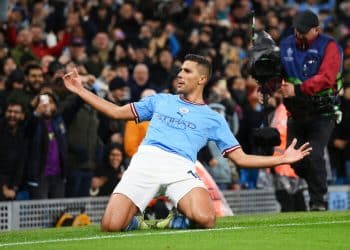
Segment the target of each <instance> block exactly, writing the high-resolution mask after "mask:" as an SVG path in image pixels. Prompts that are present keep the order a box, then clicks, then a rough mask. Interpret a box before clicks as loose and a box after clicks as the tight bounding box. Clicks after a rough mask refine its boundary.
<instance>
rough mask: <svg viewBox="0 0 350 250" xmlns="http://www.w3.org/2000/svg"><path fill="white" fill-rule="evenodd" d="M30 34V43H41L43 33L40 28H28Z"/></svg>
mask: <svg viewBox="0 0 350 250" xmlns="http://www.w3.org/2000/svg"><path fill="white" fill-rule="evenodd" d="M30 32H31V33H32V42H33V43H41V42H42V40H43V39H44V32H43V29H42V28H41V27H38V26H32V27H31V28H30Z"/></svg>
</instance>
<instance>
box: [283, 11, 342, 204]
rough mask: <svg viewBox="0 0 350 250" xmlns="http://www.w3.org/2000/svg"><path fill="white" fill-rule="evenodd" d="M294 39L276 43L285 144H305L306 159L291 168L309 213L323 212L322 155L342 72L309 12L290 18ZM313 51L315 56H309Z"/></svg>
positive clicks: (336, 51) (336, 52)
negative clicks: (301, 181) (305, 186)
mask: <svg viewBox="0 0 350 250" xmlns="http://www.w3.org/2000/svg"><path fill="white" fill-rule="evenodd" d="M293 26H294V28H295V34H294V35H291V36H289V37H287V38H286V39H285V40H284V41H282V42H281V45H280V51H281V59H282V66H283V70H284V72H285V82H284V83H283V84H282V87H281V93H282V95H283V97H284V98H285V99H284V103H285V105H286V108H287V110H288V112H289V113H290V115H291V116H290V119H289V120H288V141H289V142H290V141H291V139H292V138H294V137H296V138H298V143H299V144H302V143H304V142H305V141H309V142H310V145H311V146H312V148H313V151H312V153H311V155H310V157H307V158H306V159H304V160H303V161H302V162H299V163H298V164H294V165H293V168H294V169H295V171H296V173H297V175H298V176H300V177H302V178H304V179H305V180H306V182H307V184H308V190H309V194H310V209H311V210H315V211H324V210H326V209H327V172H326V166H325V159H324V150H325V147H326V145H327V144H328V140H329V138H330V135H331V133H332V130H333V128H334V124H335V119H334V117H335V114H334V112H335V102H334V101H335V94H336V92H337V85H338V76H339V74H340V72H341V70H342V68H341V66H342V51H341V50H340V48H339V46H338V45H337V43H336V41H335V40H334V39H333V38H331V37H329V36H326V35H323V34H321V29H320V26H319V20H318V17H317V15H316V14H314V13H313V12H311V11H303V12H299V13H298V14H297V15H296V17H295V18H294V22H293ZM315 51H316V52H317V54H315V53H314V52H315Z"/></svg>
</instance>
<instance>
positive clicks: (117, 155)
mask: <svg viewBox="0 0 350 250" xmlns="http://www.w3.org/2000/svg"><path fill="white" fill-rule="evenodd" d="M122 161H123V153H122V152H121V151H120V150H119V149H118V148H113V149H112V150H111V151H110V153H109V164H110V165H111V167H113V168H114V169H115V170H117V169H118V168H119V167H120V164H121V163H122Z"/></svg>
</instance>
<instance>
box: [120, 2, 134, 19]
mask: <svg viewBox="0 0 350 250" xmlns="http://www.w3.org/2000/svg"><path fill="white" fill-rule="evenodd" d="M119 14H120V16H121V17H122V18H123V19H131V18H132V17H133V15H134V9H133V7H132V5H131V4H129V3H124V4H123V5H122V6H121V7H120V11H119Z"/></svg>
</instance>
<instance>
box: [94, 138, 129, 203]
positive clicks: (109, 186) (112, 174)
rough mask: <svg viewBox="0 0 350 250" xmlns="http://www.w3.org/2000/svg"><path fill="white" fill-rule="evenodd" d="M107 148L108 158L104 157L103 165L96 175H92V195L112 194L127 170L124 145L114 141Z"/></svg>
mask: <svg viewBox="0 0 350 250" xmlns="http://www.w3.org/2000/svg"><path fill="white" fill-rule="evenodd" d="M106 148H107V152H106V157H105V158H106V159H104V162H103V165H102V166H100V167H98V168H97V169H96V171H95V173H94V177H92V181H91V189H90V195H92V196H96V195H98V196H106V195H110V194H111V193H112V191H113V189H114V187H115V186H116V185H117V184H118V183H119V181H120V179H121V178H122V175H123V173H124V171H125V167H124V165H123V161H124V153H123V147H122V145H120V144H116V143H112V144H110V145H108V146H107V147H106Z"/></svg>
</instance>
